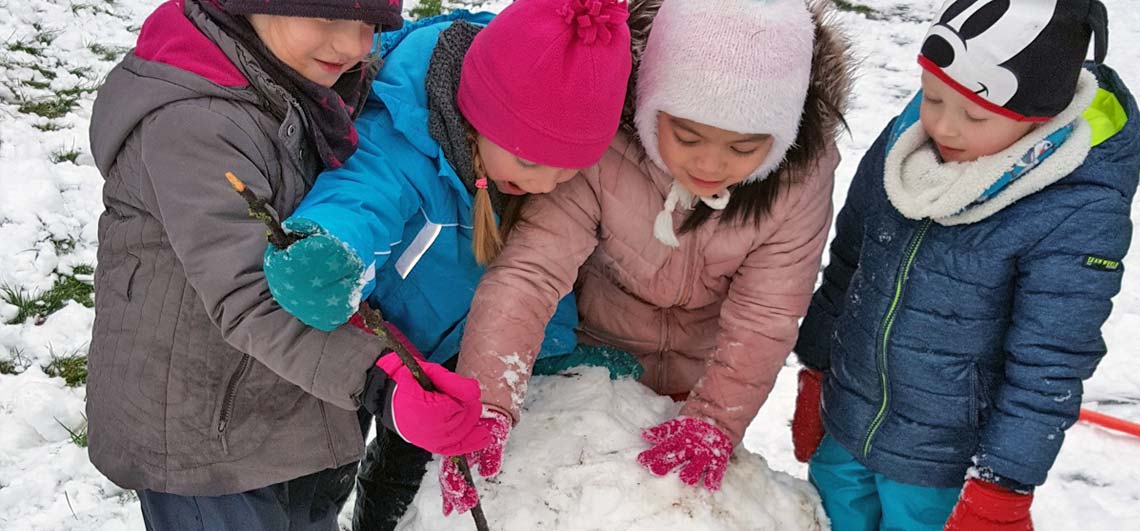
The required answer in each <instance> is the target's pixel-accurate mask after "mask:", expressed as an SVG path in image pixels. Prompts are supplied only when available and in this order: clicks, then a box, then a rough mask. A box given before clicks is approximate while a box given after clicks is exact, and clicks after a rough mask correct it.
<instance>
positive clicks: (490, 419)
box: [439, 409, 511, 516]
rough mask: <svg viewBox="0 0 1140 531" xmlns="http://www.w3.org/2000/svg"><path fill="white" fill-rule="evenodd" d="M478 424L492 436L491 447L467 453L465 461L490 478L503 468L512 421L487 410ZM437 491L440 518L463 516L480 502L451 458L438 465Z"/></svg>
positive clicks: (473, 489) (477, 494) (505, 416)
mask: <svg viewBox="0 0 1140 531" xmlns="http://www.w3.org/2000/svg"><path fill="white" fill-rule="evenodd" d="M479 425H480V426H483V427H485V428H487V430H488V431H490V433H491V444H489V445H487V447H486V448H483V449H481V450H475V451H474V452H471V453H469V454H467V462H468V463H474V464H475V465H476V468H477V469H478V470H479V475H480V476H483V477H485V478H486V477H491V476H494V475H496V474H498V473H499V470H500V469H501V468H502V466H503V446H505V445H506V444H507V435H509V434H510V432H511V419H510V418H509V417H507V415H505V414H503V413H500V412H498V411H495V410H492V409H488V410H486V411H485V412H484V413H483V417H482V418H480V419H479ZM439 489H440V491H441V492H442V494H443V515H444V516H449V515H451V512H452V511H455V512H457V513H459V514H463V513H465V512H467V511H470V510H471V508H472V507H474V506H475V504H476V503H479V493H478V492H476V491H475V487H474V486H473V485H469V484H468V483H467V480H466V479H464V478H463V472H460V471H459V466H458V465H456V464H455V461H453V460H451V459H446V458H445V459H444V460H443V462H441V463H440V464H439Z"/></svg>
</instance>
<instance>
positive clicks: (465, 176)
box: [424, 20, 505, 214]
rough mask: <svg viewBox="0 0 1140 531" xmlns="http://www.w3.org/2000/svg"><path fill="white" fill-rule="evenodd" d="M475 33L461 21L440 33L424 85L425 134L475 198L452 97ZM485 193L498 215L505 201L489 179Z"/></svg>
mask: <svg viewBox="0 0 1140 531" xmlns="http://www.w3.org/2000/svg"><path fill="white" fill-rule="evenodd" d="M479 30H480V28H479V27H478V26H476V25H474V24H471V23H469V22H466V21H462V20H459V21H456V22H454V23H452V24H451V27H449V28H447V29H445V30H443V32H442V33H440V34H439V41H438V42H437V43H436V45H435V50H434V51H433V52H432V54H431V63H430V64H429V65H428V71H427V80H426V82H425V83H424V84H425V87H426V89H427V100H428V132H429V133H430V134H431V137H432V138H434V139H435V141H436V142H438V143H439V145H440V147H441V148H442V149H443V155H444V156H445V157H447V162H449V163H450V164H451V167H452V168H454V169H455V173H456V174H458V175H459V180H460V181H462V182H463V185H464V186H465V187H466V188H467V191H468V192H470V193H471V195H472V196H474V195H475V162H474V160H473V157H472V153H471V146H470V144H469V143H468V141H467V127H468V125H467V120H466V119H465V118H464V117H463V114H461V113H460V112H459V105H458V103H457V101H456V97H457V94H458V93H459V76H460V74H461V73H462V71H463V57H464V56H465V55H466V54H467V50H468V49H469V48H471V42H472V41H474V40H475V35H476V34H478V33H479ZM487 192H489V193H490V195H491V206H492V207H493V208H494V210H495V213H496V214H502V212H503V203H504V200H505V198H504V197H503V194H502V193H500V192H499V190H498V188H497V187H495V183H494V182H493V181H491V180H490V179H488V180H487Z"/></svg>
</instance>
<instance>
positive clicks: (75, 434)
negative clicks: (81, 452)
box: [55, 416, 87, 448]
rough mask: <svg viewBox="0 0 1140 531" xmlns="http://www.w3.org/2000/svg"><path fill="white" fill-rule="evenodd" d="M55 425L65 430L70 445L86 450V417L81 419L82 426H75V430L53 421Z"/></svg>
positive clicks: (57, 420) (56, 420)
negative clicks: (69, 438)
mask: <svg viewBox="0 0 1140 531" xmlns="http://www.w3.org/2000/svg"><path fill="white" fill-rule="evenodd" d="M55 422H56V424H59V425H60V426H61V427H62V428H63V429H65V430H67V435H68V436H69V437H71V442H72V444H74V445H76V446H78V447H80V448H87V417H86V416H84V417H83V424H80V425H79V426H76V427H75V429H72V428H69V427H67V425H66V424H64V423H62V422H60V421H59V419H55Z"/></svg>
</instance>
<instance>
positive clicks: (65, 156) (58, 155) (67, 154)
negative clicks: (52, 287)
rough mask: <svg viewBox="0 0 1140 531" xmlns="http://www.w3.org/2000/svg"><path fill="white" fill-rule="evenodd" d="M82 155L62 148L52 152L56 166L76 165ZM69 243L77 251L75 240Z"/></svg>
mask: <svg viewBox="0 0 1140 531" xmlns="http://www.w3.org/2000/svg"><path fill="white" fill-rule="evenodd" d="M80 154H82V152H80V151H79V150H78V149H62V148H61V149H57V150H55V151H52V152H51V161H52V162H54V163H56V164H60V163H63V162H70V163H72V164H75V161H76V159H78V158H79V155H80ZM52 243H53V244H54V243H55V240H52ZM67 243H68V244H69V246H70V248H71V249H72V250H74V249H75V240H68V241H67ZM56 249H57V250H58V249H59V246H57V247H56Z"/></svg>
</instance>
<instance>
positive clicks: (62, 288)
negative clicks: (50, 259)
mask: <svg viewBox="0 0 1140 531" xmlns="http://www.w3.org/2000/svg"><path fill="white" fill-rule="evenodd" d="M91 272H92V269H91V267H90V266H76V267H75V269H74V270H73V273H72V274H70V275H64V274H58V275H57V277H56V280H55V284H53V285H52V287H51V289H49V290H47V291H46V292H43V293H40V294H35V295H32V294H28V293H27V292H25V291H23V290H20V289H16V288H13V287H11V286H5V287H2V288H0V299H3V300H4V302H7V303H8V304H11V305H12V306H15V307H16V308H17V309H18V313H17V314H16V317H14V318H13V319H12V320H10V321H8V324H20V323H23V322H24V321H26V320H28V318H30V317H36V316H47V315H50V314H52V313H54V312H56V311H58V310H59V309H60V308H63V307H64V305H66V304H67V302H68V301H75V302H78V303H79V304H82V305H84V306H86V307H88V308H90V307H92V306H94V305H95V301H94V299H92V297H91V295H92V293H94V291H95V287H94V286H92V285H91V284H88V283H86V282H84V281H82V280H79V279H78V278H75V276H76V275H90V274H91Z"/></svg>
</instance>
